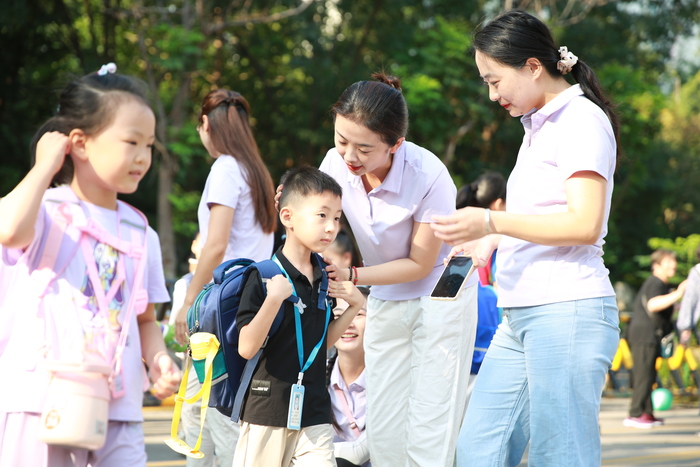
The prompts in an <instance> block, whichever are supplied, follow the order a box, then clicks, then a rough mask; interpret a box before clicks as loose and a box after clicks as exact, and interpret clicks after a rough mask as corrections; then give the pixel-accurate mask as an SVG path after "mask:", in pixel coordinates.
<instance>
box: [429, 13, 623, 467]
mask: <svg viewBox="0 0 700 467" xmlns="http://www.w3.org/2000/svg"><path fill="white" fill-rule="evenodd" d="M474 48H475V49H476V57H475V58H476V64H477V67H478V68H479V73H480V75H481V77H482V78H483V79H484V81H485V82H486V84H487V86H488V89H489V97H490V99H491V100H493V101H495V102H498V103H499V104H500V105H501V107H503V108H504V109H505V110H506V111H507V112H508V113H509V114H510V115H511V116H513V117H521V122H522V123H523V126H524V127H525V137H524V139H523V143H522V145H521V147H520V153H519V154H518V160H517V162H516V165H515V168H514V169H513V171H512V173H511V175H510V178H509V180H508V190H507V192H508V194H507V202H506V211H505V212H502V211H498V212H496V211H493V212H492V211H490V210H489V209H484V208H476V207H467V208H464V209H460V210H459V211H456V212H455V213H454V214H452V215H450V216H436V217H435V220H436V223H435V224H432V227H433V228H434V230H435V233H436V236H437V237H438V238H440V239H443V240H445V241H446V242H448V243H449V244H451V245H456V246H455V247H454V248H453V249H452V252H451V254H455V253H458V252H462V251H467V252H472V253H473V255H474V256H475V258H476V261H478V263H479V265H481V266H483V265H484V264H485V262H486V260H487V259H488V258H489V256H490V254H491V252H492V251H493V250H494V249H495V248H496V247H498V257H497V260H496V261H497V270H496V281H497V283H498V303H499V306H501V307H503V322H502V324H501V325H500V326H499V328H498V331H497V332H496V335H495V336H494V339H493V341H492V342H491V345H490V347H489V349H488V351H487V353H486V357H485V359H484V362H483V364H482V366H481V369H480V371H479V378H478V379H477V382H476V386H475V388H474V393H473V395H472V397H471V400H470V402H469V407H468V409H467V414H466V418H465V421H464V428H463V430H462V431H461V433H460V439H459V443H458V448H457V464H458V465H460V466H461V465H465V466H466V465H492V466H515V465H517V464H518V463H519V462H520V459H521V457H522V455H523V452H524V450H525V447H526V446H527V444H528V441H529V442H530V450H529V454H528V462H529V463H530V465H551V466H554V465H571V466H573V465H577V466H590V465H600V463H601V449H600V432H599V429H598V411H599V408H600V398H601V392H602V388H603V385H604V382H605V375H606V373H607V371H608V368H609V367H610V364H611V361H612V358H613V355H614V354H615V351H616V349H617V344H618V339H619V329H618V324H619V323H618V310H617V306H616V302H615V292H614V291H613V288H612V286H611V284H610V279H609V278H608V270H607V269H606V268H605V265H604V264H603V259H602V256H603V243H604V242H603V238H604V237H605V234H606V233H607V223H608V216H609V213H610V200H611V197H612V191H613V174H614V172H615V163H616V157H617V154H618V146H619V144H618V142H619V139H618V127H619V124H618V120H617V117H616V116H615V113H614V111H613V109H612V105H611V104H610V102H609V100H608V99H607V98H606V97H605V96H604V94H603V92H602V90H601V86H600V83H599V82H598V79H597V78H596V75H595V74H594V73H593V71H592V70H591V69H590V68H589V67H588V66H587V65H586V64H585V63H584V62H583V61H582V60H579V59H578V58H577V57H576V56H575V55H574V54H573V53H571V52H569V51H568V50H567V48H566V47H558V46H557V45H556V44H555V42H554V40H553V38H552V34H551V33H550V31H549V29H548V28H547V26H545V25H544V23H542V22H541V21H540V20H538V19H537V18H535V17H533V16H531V15H529V14H527V13H525V12H522V11H518V10H511V11H508V12H506V13H503V14H501V15H500V16H498V17H497V18H495V19H494V20H492V21H491V22H489V23H488V24H486V25H485V26H484V27H483V28H482V29H481V30H480V31H478V32H477V33H476V36H475V38H474ZM569 73H571V75H572V76H573V78H574V80H575V81H576V82H577V83H578V84H575V85H573V86H572V85H571V84H570V83H569V82H568V81H567V80H566V79H565V75H567V74H569ZM501 234H502V235H501ZM477 239H480V240H479V241H478V242H473V240H477Z"/></svg>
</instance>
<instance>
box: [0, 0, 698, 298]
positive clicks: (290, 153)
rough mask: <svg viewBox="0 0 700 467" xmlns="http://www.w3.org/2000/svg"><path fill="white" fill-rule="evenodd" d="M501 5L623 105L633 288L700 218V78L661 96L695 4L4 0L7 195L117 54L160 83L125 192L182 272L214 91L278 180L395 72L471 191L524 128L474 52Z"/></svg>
mask: <svg viewBox="0 0 700 467" xmlns="http://www.w3.org/2000/svg"><path fill="white" fill-rule="evenodd" d="M504 6H505V7H508V6H514V7H520V8H527V9H529V10H531V11H534V12H537V13H538V14H540V16H541V17H542V18H544V19H545V20H546V21H547V22H548V23H549V24H550V25H551V26H552V27H553V30H554V33H555V37H556V39H557V41H558V42H559V43H560V44H561V45H566V46H568V47H569V48H570V50H572V51H574V53H576V54H577V55H578V56H579V57H580V58H581V59H582V60H584V61H586V63H588V64H589V65H591V66H592V67H593V68H594V69H595V70H596V71H597V72H599V76H600V78H601V81H602V82H603V84H604V86H605V87H606V88H607V89H608V90H609V91H610V94H611V95H612V96H613V98H614V100H615V101H616V102H617V104H618V111H619V112H620V114H621V117H622V123H623V127H622V132H621V133H622V144H623V147H624V148H625V158H624V160H623V161H622V162H621V164H620V165H619V168H618V173H617V175H616V178H615V180H614V182H615V193H614V198H613V207H612V213H611V218H610V223H609V226H610V232H609V235H608V237H607V245H606V255H605V260H606V264H607V265H608V266H609V267H610V269H611V274H612V276H613V279H614V280H619V279H624V280H628V281H630V282H631V283H633V284H635V285H638V283H639V281H640V277H639V274H638V272H639V264H638V262H637V261H636V260H635V258H637V257H639V256H640V255H645V254H648V253H649V251H648V244H647V240H648V239H649V238H650V237H656V238H675V237H678V236H688V235H690V234H692V233H695V232H697V231H698V230H699V229H700V225H698V222H700V221H698V220H696V219H697V218H698V216H696V215H694V212H695V209H696V206H698V205H700V204H699V203H700V199H697V198H698V196H700V195H698V194H696V192H697V190H695V189H694V187H695V179H697V174H698V170H700V167H698V162H697V161H698V160H699V158H698V156H700V154H698V151H699V150H698V147H700V141H698V140H697V135H698V134H700V132H699V131H698V122H697V115H698V108H699V107H700V104H698V98H697V96H698V92H697V91H698V87H700V77H699V76H695V77H693V79H692V80H689V81H688V82H687V83H680V84H679V85H678V86H677V91H676V93H675V94H673V95H671V96H670V95H668V94H667V93H665V92H664V90H665V89H671V88H672V86H669V85H667V84H668V83H669V82H670V81H669V79H670V78H669V77H671V76H674V74H673V70H668V69H667V68H666V63H667V60H668V57H669V54H670V48H671V45H672V44H673V43H674V41H675V39H676V37H678V36H679V35H682V34H688V33H689V32H690V31H691V28H692V26H693V24H696V23H697V22H698V21H699V20H700V17H699V15H700V10H699V9H698V8H697V4H696V0H673V1H671V0H643V1H641V2H640V1H631V0H618V1H615V2H608V3H605V2H599V1H596V0H573V1H570V0H540V1H538V2H534V1H531V0H520V1H518V0H505V1H503V2H486V1H485V0H465V1H454V0H392V1H388V0H373V1H367V0H171V1H166V2H164V1H154V0H84V1H76V0H54V1H47V0H4V1H3V2H0V37H1V39H2V44H3V47H2V48H1V49H0V63H2V66H1V67H0V136H1V137H2V138H3V141H4V143H5V151H3V156H2V159H1V164H2V167H1V168H2V174H3V176H2V177H0V189H1V190H2V191H1V193H6V192H7V191H9V190H10V189H11V188H12V187H13V186H14V185H15V184H16V183H17V182H18V181H19V179H20V178H21V177H22V176H23V174H24V173H26V171H27V170H28V169H29V167H30V162H29V157H28V154H27V148H28V143H29V140H30V139H31V136H32V134H33V132H34V131H35V129H36V128H38V126H39V125H40V124H41V123H42V122H43V121H44V120H45V119H46V118H48V117H49V116H50V115H51V114H52V113H53V112H54V111H55V105H56V91H57V90H59V89H61V87H62V86H63V84H64V83H65V81H66V80H67V79H68V77H69V76H70V75H82V74H85V73H88V72H90V71H94V70H96V69H98V68H99V66H100V65H102V64H103V63H106V62H108V61H115V62H116V63H117V64H118V65H119V70H120V72H124V73H129V74H134V75H136V76H138V77H140V78H142V79H144V80H145V81H146V82H147V83H148V85H149V87H150V89H151V94H152V96H151V97H152V103H153V108H154V111H155V113H156V117H157V122H158V133H157V138H158V141H157V145H156V146H157V148H156V151H155V152H154V165H153V168H152V169H151V172H150V173H149V174H148V176H147V178H146V179H145V180H144V183H142V186H141V188H140V189H139V192H138V193H137V194H135V195H133V196H130V197H128V200H129V201H130V202H132V203H134V204H135V205H137V206H138V207H140V208H141V209H143V210H144V211H145V212H147V214H148V215H149V217H150V218H151V220H152V223H153V224H154V226H155V227H156V228H157V230H158V231H159V233H160V235H161V239H162V243H163V251H164V259H165V260H166V271H167V274H168V275H169V276H171V277H174V276H176V275H177V274H178V273H179V272H180V271H176V269H177V266H178V265H180V264H182V263H184V261H183V260H184V258H186V256H187V255H188V254H189V244H190V240H191V236H192V233H193V231H194V229H195V228H196V206H197V203H198V199H199V195H200V193H201V190H202V188H203V185H204V180H205V178H206V175H207V173H208V171H209V167H210V165H211V162H212V161H211V160H210V158H209V156H208V155H207V154H206V151H205V150H204V148H203V147H202V146H201V143H200V141H199V138H198V135H197V132H196V130H195V127H196V124H197V113H198V106H199V104H200V102H201V100H202V98H203V97H204V95H206V93H207V92H209V91H210V90H212V89H216V88H219V87H226V88H230V89H234V90H236V91H239V92H241V93H242V94H243V95H244V96H246V98H247V99H248V101H249V102H250V104H251V109H252V112H251V113H252V115H251V122H252V124H253V127H254V131H255V135H256V139H257V141H258V144H259V146H260V149H261V153H262V154H263V158H264V159H265V161H266V163H267V165H268V167H269V168H270V171H271V172H272V174H273V177H274V178H275V179H276V180H278V179H279V177H280V176H281V175H282V173H283V172H284V171H285V170H286V169H287V168H289V167H291V166H293V165H297V164H302V163H306V164H311V165H317V164H318V163H319V162H320V160H321V159H322V157H323V156H324V155H325V153H326V151H327V150H328V149H329V148H330V147H331V145H332V144H333V130H332V122H331V119H330V117H329V113H328V111H329V109H330V107H331V106H332V105H333V103H334V102H335V101H336V99H337V98H338V96H339V95H340V93H341V92H342V91H343V89H345V88H346V87H347V86H348V85H349V84H351V83H352V82H355V81H357V80H361V79H369V77H370V75H371V73H373V72H375V71H378V70H382V69H383V70H385V71H387V72H388V73H391V74H396V75H398V76H399V77H401V78H402V84H403V92H404V94H405V96H406V99H407V102H408V104H409V110H410V115H411V127H410V131H409V139H411V140H413V141H415V142H417V143H419V144H421V145H424V146H425V147H427V148H428V149H430V150H431V151H433V152H434V153H435V154H437V155H438V156H439V157H441V158H442V159H443V160H444V161H445V163H446V164H447V166H448V168H449V169H450V172H451V174H452V176H453V178H454V179H455V183H456V184H457V185H458V186H460V185H462V184H464V183H467V182H469V181H471V180H472V179H474V178H475V177H476V176H478V175H479V174H480V173H481V172H482V171H483V170H484V169H495V170H498V171H500V172H502V173H503V174H505V175H507V174H508V173H509V172H510V170H511V169H512V167H513V165H514V163H515V158H516V156H517V152H518V148H519V146H520V142H521V139H522V126H521V125H520V122H519V121H518V119H513V118H511V117H510V116H509V115H507V113H505V112H503V111H501V109H499V108H498V106H497V105H495V104H494V103H492V102H490V101H489V99H488V92H487V89H486V87H485V86H484V85H483V83H482V80H481V79H480V78H479V76H478V71H477V69H476V67H475V64H474V61H473V56H472V53H471V51H470V46H471V38H472V34H473V31H474V30H475V29H476V28H477V27H478V25H479V24H480V23H481V22H482V21H484V20H488V18H490V17H493V16H494V15H495V14H496V13H498V11H500V9H501V8H503V7H504Z"/></svg>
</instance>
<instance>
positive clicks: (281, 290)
mask: <svg viewBox="0 0 700 467" xmlns="http://www.w3.org/2000/svg"><path fill="white" fill-rule="evenodd" d="M266 288H267V297H268V298H271V299H273V300H278V301H279V302H280V303H281V302H283V301H285V300H286V299H287V298H289V296H290V295H292V292H293V291H292V284H290V282H289V280H288V279H287V278H286V277H284V276H283V275H282V274H277V275H276V276H274V277H272V278H271V279H268V280H267V283H266Z"/></svg>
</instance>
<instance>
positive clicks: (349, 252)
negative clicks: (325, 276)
mask: <svg viewBox="0 0 700 467" xmlns="http://www.w3.org/2000/svg"><path fill="white" fill-rule="evenodd" d="M323 258H324V259H325V260H326V261H327V262H328V263H329V264H335V265H336V266H338V267H339V268H341V269H347V268H349V267H350V266H359V265H360V262H359V259H358V258H357V250H356V248H355V243H354V242H353V239H352V237H351V236H350V233H349V232H348V230H347V229H346V228H345V227H343V228H341V229H340V232H338V235H337V236H336V237H335V240H334V241H333V243H331V245H330V246H329V247H328V248H326V251H324V252H323Z"/></svg>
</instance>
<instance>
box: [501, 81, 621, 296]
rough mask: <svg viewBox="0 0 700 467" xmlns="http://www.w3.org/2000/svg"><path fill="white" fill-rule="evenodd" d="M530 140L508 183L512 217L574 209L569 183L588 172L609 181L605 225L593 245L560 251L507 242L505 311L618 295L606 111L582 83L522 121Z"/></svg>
mask: <svg viewBox="0 0 700 467" xmlns="http://www.w3.org/2000/svg"><path fill="white" fill-rule="evenodd" d="M521 121H522V123H523V126H524V127H525V136H524V138H523V143H522V145H521V146H520V152H519V153H518V160H517V162H516V164H515V168H514V169H513V172H512V173H511V174H510V177H509V178H508V189H507V193H508V195H507V196H508V198H507V203H506V206H507V211H508V212H511V213H513V214H530V215H532V214H551V213H558V212H565V211H567V209H568V207H567V200H566V190H565V187H564V182H566V180H567V179H568V178H570V177H571V176H572V175H573V174H575V173H577V172H582V171H592V172H596V173H598V174H599V175H600V176H602V177H603V178H605V180H607V185H606V193H605V195H606V196H605V220H604V222H603V228H602V230H601V232H600V237H599V238H598V240H597V241H596V242H595V244H593V245H579V246H566V247H555V246H545V245H538V244H534V243H530V242H526V241H523V240H518V239H515V238H512V237H505V236H504V237H503V239H502V240H501V243H500V245H499V247H498V256H497V257H496V262H497V268H496V280H497V283H498V306H500V307H521V306H535V305H544V304H549V303H556V302H562V301H570V300H579V299H585V298H594V297H605V296H611V295H614V294H615V292H614V290H613V288H612V285H611V284H610V279H609V277H608V270H607V269H606V268H605V265H604V264H603V244H604V241H603V238H604V237H605V235H606V234H607V232H608V217H609V214H610V200H611V198H612V191H613V174H614V172H615V158H616V145H615V136H614V133H613V129H612V126H611V125H610V121H609V120H608V118H607V116H606V115H605V113H604V112H603V110H602V109H601V108H600V107H598V106H597V105H596V104H594V103H593V102H591V101H590V100H588V99H587V98H586V97H584V96H583V92H582V91H581V88H580V86H579V85H575V86H572V87H570V88H569V89H567V90H566V91H564V92H562V93H561V94H559V95H558V96H556V97H555V98H554V99H552V100H551V101H550V102H548V103H547V104H546V105H545V106H544V107H542V108H541V109H540V110H539V111H535V112H532V113H530V114H528V115H525V116H524V117H522V118H521Z"/></svg>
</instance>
